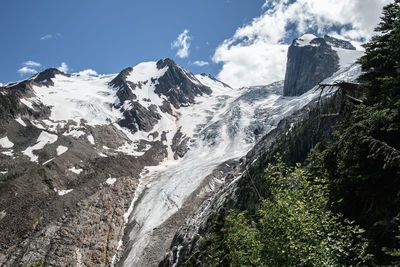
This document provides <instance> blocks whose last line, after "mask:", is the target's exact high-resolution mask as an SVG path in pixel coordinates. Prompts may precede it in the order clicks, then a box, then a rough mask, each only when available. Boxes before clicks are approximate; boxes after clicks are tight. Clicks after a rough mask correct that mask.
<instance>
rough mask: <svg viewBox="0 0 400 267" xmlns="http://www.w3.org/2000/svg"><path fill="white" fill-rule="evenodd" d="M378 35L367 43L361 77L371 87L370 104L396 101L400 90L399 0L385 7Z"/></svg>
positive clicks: (377, 28)
mask: <svg viewBox="0 0 400 267" xmlns="http://www.w3.org/2000/svg"><path fill="white" fill-rule="evenodd" d="M381 19H382V21H381V22H380V23H379V25H378V27H376V29H375V31H376V32H378V34H377V35H375V36H373V37H372V39H371V41H370V42H368V43H366V44H365V45H364V47H365V55H364V56H363V57H361V58H360V60H359V63H361V65H362V70H363V71H364V72H365V73H364V74H363V75H361V76H360V78H359V80H360V81H362V82H365V83H366V84H367V87H368V96H367V102H368V103H372V104H374V103H377V102H383V103H393V100H394V99H396V97H398V95H399V93H400V88H399V85H400V83H399V81H400V79H399V78H400V0H394V3H391V4H389V5H387V6H385V7H384V8H383V16H382V17H381Z"/></svg>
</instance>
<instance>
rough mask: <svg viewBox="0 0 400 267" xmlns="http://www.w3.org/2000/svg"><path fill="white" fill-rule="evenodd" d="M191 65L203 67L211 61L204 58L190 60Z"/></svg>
mask: <svg viewBox="0 0 400 267" xmlns="http://www.w3.org/2000/svg"><path fill="white" fill-rule="evenodd" d="M189 64H190V65H195V66H198V67H203V66H207V65H208V64H209V63H208V62H207V61H204V60H196V61H194V62H189Z"/></svg>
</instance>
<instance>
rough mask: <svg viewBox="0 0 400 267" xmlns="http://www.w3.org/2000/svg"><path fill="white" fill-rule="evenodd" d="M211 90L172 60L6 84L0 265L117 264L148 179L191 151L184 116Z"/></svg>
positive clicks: (0, 100) (0, 140)
mask: <svg viewBox="0 0 400 267" xmlns="http://www.w3.org/2000/svg"><path fill="white" fill-rule="evenodd" d="M208 80H210V82H212V84H213V85H215V84H222V83H220V82H219V81H217V80H215V79H213V80H212V79H211V77H209V78H208ZM221 86H222V85H221ZM82 88H84V89H85V90H84V94H82ZM63 92H67V93H66V94H63ZM211 92H212V91H211V89H210V87H208V86H207V85H204V84H203V83H201V82H200V81H199V80H198V79H197V78H196V77H195V76H194V75H193V74H191V73H190V72H189V71H187V70H185V69H183V68H182V67H180V66H178V65H177V64H176V63H175V62H173V61H172V60H170V59H162V60H160V61H158V62H145V63H140V64H138V65H137V66H135V67H129V68H126V69H124V70H123V71H121V72H120V73H119V74H118V75H105V76H98V77H95V76H91V77H86V76H82V75H80V74H66V73H63V72H61V71H59V70H58V69H55V68H51V69H47V70H45V71H43V72H40V73H37V74H35V75H34V76H32V77H31V78H28V79H26V80H24V81H21V82H16V83H9V84H7V85H2V86H0V266H27V265H28V264H30V263H33V262H36V261H37V260H39V259H45V260H47V261H48V262H49V263H50V264H51V265H52V266H110V265H111V264H112V263H113V262H116V261H118V256H117V254H118V253H120V252H121V250H123V249H124V246H125V244H121V242H122V241H121V240H122V238H123V236H124V228H125V226H126V220H127V219H126V216H127V215H126V214H127V211H128V209H129V208H130V205H131V202H132V200H133V198H134V197H135V193H136V190H137V188H138V187H137V186H138V182H139V179H140V177H141V173H142V172H144V171H145V168H146V167H149V166H156V165H158V164H160V162H162V161H164V160H165V159H166V158H167V157H169V158H174V159H178V158H180V157H183V156H184V155H185V154H186V153H187V152H188V151H189V150H190V139H191V138H192V136H191V135H190V136H189V135H188V134H187V132H185V131H183V130H182V126H180V125H179V121H178V120H179V117H180V116H181V115H182V109H183V107H186V106H188V105H191V104H193V103H195V97H196V96H200V95H208V94H210V93H211ZM87 96H89V97H87ZM85 97H86V98H85ZM49 99H51V101H49ZM46 101H47V102H46ZM57 108H61V110H60V112H57ZM71 110H73V112H71ZM68 112H69V113H68ZM66 113H68V114H70V115H68V116H66V115H65V114H66ZM156 125H157V128H156V129H154V128H155V126H156ZM137 132H140V133H139V134H138V135H137V136H134V137H133V135H132V133H137ZM116 257H117V258H116Z"/></svg>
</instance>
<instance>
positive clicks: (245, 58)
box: [213, 0, 390, 87]
mask: <svg viewBox="0 0 400 267" xmlns="http://www.w3.org/2000/svg"><path fill="white" fill-rule="evenodd" d="M389 2H390V0H352V1H347V0H324V1H320V0H295V1H293V0H290V1H289V0H267V1H265V3H264V5H263V6H262V9H263V14H262V15H261V16H259V17H257V18H255V19H253V21H252V22H251V23H249V24H247V25H244V26H242V27H240V28H238V29H237V30H236V32H235V34H234V35H233V36H232V37H231V38H229V39H226V40H225V41H223V42H222V44H220V45H219V46H218V47H217V49H216V51H215V54H214V56H213V61H214V62H216V63H222V64H223V67H222V70H221V71H220V73H219V74H218V75H217V77H218V78H219V79H221V80H223V81H224V82H226V83H228V84H230V85H232V86H234V87H241V86H249V85H260V84H268V83H271V82H274V81H277V80H282V79H283V78H284V74H285V66H286V53H287V47H288V43H289V42H291V39H293V38H295V37H298V36H299V35H301V34H303V33H308V32H311V33H315V34H318V35H324V34H329V35H333V36H337V37H342V38H345V39H348V40H352V41H364V40H368V39H369V38H370V37H371V36H372V34H373V29H374V27H375V26H376V25H377V23H378V22H379V17H380V14H381V10H382V7H383V6H384V5H385V4H387V3H389Z"/></svg>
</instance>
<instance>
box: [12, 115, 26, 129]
mask: <svg viewBox="0 0 400 267" xmlns="http://www.w3.org/2000/svg"><path fill="white" fill-rule="evenodd" d="M15 120H16V121H17V122H18V123H19V124H21V125H22V126H24V127H26V123H25V122H24V121H23V120H22V119H21V117H19V118H17V119H15Z"/></svg>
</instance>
